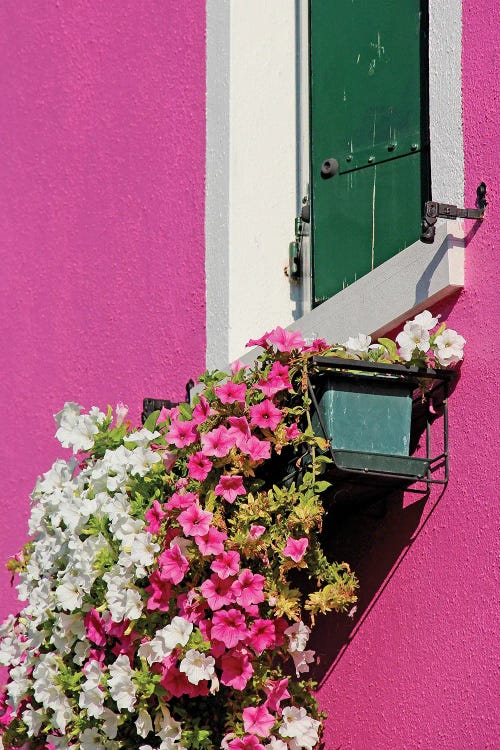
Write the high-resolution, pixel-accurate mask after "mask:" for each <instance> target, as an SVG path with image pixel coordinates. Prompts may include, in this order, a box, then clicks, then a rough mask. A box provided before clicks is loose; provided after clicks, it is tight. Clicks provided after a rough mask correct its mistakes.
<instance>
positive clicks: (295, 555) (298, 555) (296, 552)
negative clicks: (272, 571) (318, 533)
mask: <svg viewBox="0 0 500 750" xmlns="http://www.w3.org/2000/svg"><path fill="white" fill-rule="evenodd" d="M308 545H309V539H308V538H307V537H306V536H304V537H302V538H301V539H293V537H291V536H289V537H288V539H287V540H286V545H285V547H284V549H283V552H282V555H283V556H284V557H291V558H292V560H293V561H294V562H299V560H302V558H303V556H304V553H305V551H306V549H307V547H308Z"/></svg>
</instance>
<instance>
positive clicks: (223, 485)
mask: <svg viewBox="0 0 500 750" xmlns="http://www.w3.org/2000/svg"><path fill="white" fill-rule="evenodd" d="M215 494H216V495H221V496H222V497H223V498H224V500H227V502H228V503H234V501H235V500H236V498H237V497H238V495H246V489H245V486H244V484H243V477H241V476H238V475H236V474H234V475H232V476H224V475H222V476H221V478H220V479H219V484H218V485H217V486H216V487H215Z"/></svg>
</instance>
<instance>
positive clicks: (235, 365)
mask: <svg viewBox="0 0 500 750" xmlns="http://www.w3.org/2000/svg"><path fill="white" fill-rule="evenodd" d="M245 367H247V365H244V364H243V362H242V361H241V359H235V361H234V362H232V363H231V367H230V372H231V375H235V374H236V373H237V372H239V371H240V370H244V369H245Z"/></svg>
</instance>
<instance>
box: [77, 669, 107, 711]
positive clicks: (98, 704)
mask: <svg viewBox="0 0 500 750" xmlns="http://www.w3.org/2000/svg"><path fill="white" fill-rule="evenodd" d="M101 676H102V672H101V667H100V664H99V663H98V662H97V661H96V660H95V659H94V660H92V661H91V662H90V665H89V666H88V667H87V668H86V670H85V677H86V680H85V681H84V682H83V683H82V685H81V693H80V697H79V699H78V705H79V706H80V708H85V709H86V711H87V714H88V715H89V716H93V717H94V718H95V719H98V718H99V717H100V716H101V714H102V712H103V710H104V698H105V695H104V692H103V691H102V690H101V689H100V680H101Z"/></svg>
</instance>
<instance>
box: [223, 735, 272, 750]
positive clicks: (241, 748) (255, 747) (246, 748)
mask: <svg viewBox="0 0 500 750" xmlns="http://www.w3.org/2000/svg"><path fill="white" fill-rule="evenodd" d="M227 747H228V750H266V748H265V747H264V745H262V743H260V742H259V740H258V739H257V737H255V735H253V734H246V735H245V736H244V737H236V738H235V739H234V740H231V742H230V743H229V745H228V746H227Z"/></svg>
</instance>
